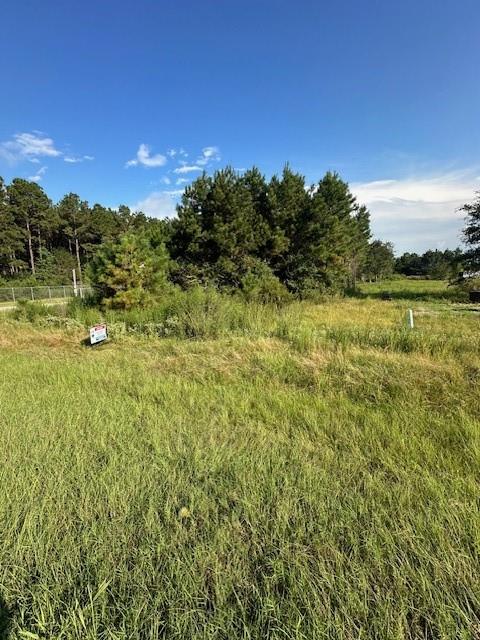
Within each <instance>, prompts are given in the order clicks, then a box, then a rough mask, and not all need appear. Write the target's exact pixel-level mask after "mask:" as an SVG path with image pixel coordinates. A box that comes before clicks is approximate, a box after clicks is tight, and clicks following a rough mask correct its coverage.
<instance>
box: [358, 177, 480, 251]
mask: <svg viewBox="0 0 480 640" xmlns="http://www.w3.org/2000/svg"><path fill="white" fill-rule="evenodd" d="M477 171H478V169H477V170H476V171H475V170H464V171H455V172H449V173H443V174H439V175H436V176H426V177H425V176H417V177H415V176H413V177H410V178H405V179H400V180H399V179H392V180H376V181H372V182H363V183H353V184H352V185H351V189H352V192H353V193H354V194H355V195H356V196H357V199H358V201H359V202H360V203H363V204H366V205H367V206H368V208H369V210H370V212H371V217H372V229H373V232H374V234H375V235H376V236H377V237H380V238H382V239H385V240H391V241H393V242H394V244H395V246H396V248H397V251H412V250H416V251H423V250H425V249H427V248H429V247H430V248H431V247H445V246H448V247H455V246H458V245H459V244H460V241H461V229H462V226H463V218H464V214H463V212H461V211H459V207H461V206H462V205H463V204H464V203H465V202H468V201H471V200H472V198H473V197H474V194H475V191H477V190H479V189H480V179H479V178H480V177H479V176H477V175H476V173H477Z"/></svg>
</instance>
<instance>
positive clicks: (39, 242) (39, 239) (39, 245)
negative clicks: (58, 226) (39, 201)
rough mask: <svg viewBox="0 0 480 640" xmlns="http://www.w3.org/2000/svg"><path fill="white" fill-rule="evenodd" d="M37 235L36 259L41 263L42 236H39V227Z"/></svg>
mask: <svg viewBox="0 0 480 640" xmlns="http://www.w3.org/2000/svg"><path fill="white" fill-rule="evenodd" d="M37 233H38V257H39V259H40V262H41V261H42V236H41V235H40V227H38V229H37Z"/></svg>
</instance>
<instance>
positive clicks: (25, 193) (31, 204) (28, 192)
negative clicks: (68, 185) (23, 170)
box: [7, 178, 51, 275]
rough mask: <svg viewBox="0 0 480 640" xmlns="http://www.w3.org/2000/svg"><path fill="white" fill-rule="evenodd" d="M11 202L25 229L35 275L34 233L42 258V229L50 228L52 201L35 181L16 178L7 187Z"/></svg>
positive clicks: (18, 219)
mask: <svg viewBox="0 0 480 640" xmlns="http://www.w3.org/2000/svg"><path fill="white" fill-rule="evenodd" d="M7 194H8V199H9V204H10V207H11V211H12V214H13V217H14V221H15V223H16V224H18V225H20V226H22V228H23V229H24V233H25V237H26V242H27V251H28V258H29V262H30V269H31V272H32V275H35V252H34V244H35V239H34V234H35V233H36V236H37V238H38V256H37V257H40V258H41V251H42V239H41V231H42V229H46V228H50V219H49V215H51V202H50V200H49V198H48V197H47V195H46V193H45V192H44V191H43V189H42V188H41V187H40V186H39V185H38V184H36V183H35V182H29V181H28V180H23V179H21V178H15V179H14V180H13V181H12V183H11V184H10V185H9V186H8V187H7Z"/></svg>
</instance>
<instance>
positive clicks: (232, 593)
mask: <svg viewBox="0 0 480 640" xmlns="http://www.w3.org/2000/svg"><path fill="white" fill-rule="evenodd" d="M394 286H398V287H399V288H398V291H403V292H404V293H403V294H402V295H401V296H398V299H394V300H392V301H382V300H379V299H377V296H378V295H379V294H380V293H381V292H382V291H383V290H385V289H387V290H390V291H392V288H393V287H394ZM401 287H403V288H401ZM444 289H445V285H443V284H442V283H440V284H437V283H434V285H432V283H424V284H423V289H422V284H421V283H414V284H413V285H408V284H407V285H406V284H405V282H402V283H401V285H400V284H399V285H397V284H396V283H395V284H392V283H388V284H385V285H367V286H366V287H365V288H364V289H363V295H364V296H365V297H364V298H354V299H344V300H336V301H330V302H328V303H325V304H319V305H313V304H308V303H295V304H292V305H291V306H289V307H287V308H286V309H282V310H280V311H276V310H274V309H270V308H265V309H261V308H259V307H254V306H252V307H249V308H247V309H245V308H244V310H243V313H244V317H243V316H241V313H242V312H241V310H240V307H238V309H237V308H236V307H235V309H233V307H232V309H233V310H232V311H231V312H229V313H230V315H228V314H227V312H225V314H224V315H222V318H223V320H222V321H220V319H219V318H220V316H219V313H220V312H219V308H220V307H218V306H217V307H215V308H214V307H213V306H212V305H211V304H210V303H209V306H208V309H210V311H208V313H210V316H211V317H210V316H208V317H207V315H208V313H207V311H205V316H206V317H205V318H203V317H200V316H201V314H199V313H195V310H194V309H193V311H192V309H191V308H186V309H183V311H182V313H180V311H178V310H177V312H176V313H177V315H175V317H174V316H168V317H166V316H165V313H163V315H162V318H161V321H160V320H159V317H154V316H153V315H152V316H151V317H149V318H148V319H147V320H142V319H141V318H140V319H139V317H136V319H135V316H134V315H132V314H130V315H129V316H128V317H127V316H125V318H124V319H123V320H122V318H121V317H120V316H118V315H117V316H113V315H111V316H109V317H108V319H109V321H110V322H111V324H112V336H113V337H112V340H111V341H110V342H109V343H107V344H105V345H102V346H100V347H98V348H95V349H91V348H87V347H86V346H84V344H83V342H82V341H83V339H84V338H85V336H86V331H85V328H84V325H88V323H89V322H95V321H96V320H98V319H100V316H99V314H98V312H96V311H95V310H88V313H87V312H86V313H85V314H84V315H82V314H81V313H77V316H75V313H74V312H73V311H74V310H73V311H72V310H71V311H70V315H71V316H74V317H63V316H62V315H61V314H62V310H60V309H59V310H58V317H57V316H55V315H49V316H46V315H40V316H39V317H34V315H35V314H33V315H32V317H30V320H31V321H30V322H29V321H28V319H29V318H28V317H26V316H25V315H22V314H17V319H13V318H12V317H10V314H2V319H1V320H0V362H1V371H2V376H1V379H0V407H1V424H0V437H1V440H2V445H3V446H2V449H1V452H0V456H1V465H0V492H1V493H0V496H1V500H0V597H1V601H0V619H1V622H0V625H1V629H2V631H1V632H0V636H1V637H3V638H25V639H30V640H31V639H35V638H55V639H57V638H58V639H82V640H94V639H97V638H99V639H102V640H107V639H108V640H114V639H117V640H120V639H121V640H127V639H129V640H130V639H138V640H140V639H141V640H144V639H145V640H146V639H151V640H153V639H154V638H177V639H182V640H183V639H190V638H193V639H200V638H201V639H207V638H215V639H222V640H231V639H235V638H242V639H252V640H253V639H263V638H275V639H277V638H278V639H279V640H280V639H282V640H283V639H317V638H319V639H320V638H328V639H332V640H334V639H335V640H337V639H339V640H347V639H348V640H354V639H355V640H356V639H367V638H368V639H370V638H375V639H382V640H383V639H385V640H390V639H391V640H403V639H417V638H418V639H450V638H452V639H460V640H467V639H468V640H477V639H478V638H479V637H480V562H479V561H480V557H479V556H480V503H479V500H478V496H479V481H480V391H479V387H480V384H479V383H480V356H479V354H480V314H478V313H476V312H475V309H474V307H471V306H470V307H469V306H466V305H461V304H452V303H451V302H449V298H450V293H448V292H447V294H445V295H442V291H444ZM422 291H423V293H422ZM432 293H433V295H432ZM182 304H184V306H185V303H182ZM409 307H412V308H413V309H414V310H415V322H416V326H415V329H414V330H413V331H409V330H408V329H407V328H406V312H407V309H408V308H409ZM205 308H207V307H205ZM211 309H214V310H213V311H211ZM48 313H49V314H51V313H53V311H52V310H51V309H50V310H49V312H48ZM182 314H183V315H182ZM215 314H217V315H215ZM227 315H228V322H227V320H225V318H226V317H227ZM186 317H188V322H189V324H187V322H186V320H185V318H186ZM242 317H243V320H242ZM172 318H174V319H173V320H172ZM175 318H176V319H175ZM222 323H223V324H222ZM192 327H193V329H192ZM225 327H226V328H225ZM167 329H168V331H170V337H169V334H168V331H167ZM160 334H162V335H167V337H158V336H159V335H160ZM182 335H186V336H188V335H190V336H195V338H196V339H192V338H190V339H189V338H186V337H181V336H182ZM2 634H3V635H2Z"/></svg>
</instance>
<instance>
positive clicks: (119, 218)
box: [0, 167, 371, 292]
mask: <svg viewBox="0 0 480 640" xmlns="http://www.w3.org/2000/svg"><path fill="white" fill-rule="evenodd" d="M125 234H130V235H133V236H137V237H142V239H143V240H145V238H146V239H147V245H149V246H150V248H151V249H153V250H157V249H158V247H159V246H160V245H164V246H165V248H166V251H167V253H168V255H169V258H170V261H169V272H170V278H171V279H172V280H173V281H174V282H177V283H180V284H183V285H187V284H188V283H189V282H193V281H198V282H210V283H214V284H216V285H217V286H219V287H226V288H228V287H231V288H235V287H239V286H241V285H242V282H243V281H244V279H245V278H247V279H248V277H250V278H251V277H252V274H253V275H255V274H257V275H258V277H259V278H267V279H268V278H270V279H277V280H278V282H280V283H281V284H282V285H283V286H285V287H286V288H287V289H288V290H290V291H296V292H304V291H307V290H308V289H313V288H315V289H318V288H321V289H339V288H342V287H346V286H350V285H353V284H354V283H355V282H356V280H357V279H358V278H359V277H362V274H363V273H364V269H365V265H366V259H367V254H368V248H369V240H370V235H371V234H370V221H369V213H368V211H367V209H366V207H364V206H362V205H360V204H359V203H357V201H356V199H355V198H354V196H353V195H352V194H351V192H350V190H349V187H348V185H347V183H346V182H344V181H343V180H342V179H341V178H340V177H339V176H338V175H337V174H335V173H327V174H326V175H325V176H324V177H323V178H322V179H321V180H320V181H319V182H318V183H317V184H316V185H314V186H311V187H310V186H308V185H307V184H306V182H305V179H304V177H303V176H301V175H300V174H298V173H295V172H293V171H292V170H291V169H290V168H288V167H286V168H285V170H284V171H283V173H282V175H281V176H280V177H278V176H274V177H273V178H272V179H271V180H269V181H267V180H266V179H265V177H264V176H263V175H262V174H261V172H260V171H259V170H258V169H256V168H252V169H250V170H248V171H246V172H244V173H243V174H241V175H240V174H239V173H237V172H235V171H234V170H233V169H231V168H226V169H223V170H221V171H218V172H216V173H215V174H214V175H213V176H208V175H206V174H204V175H202V176H201V177H199V178H198V179H197V180H195V181H194V182H193V183H192V184H191V185H190V186H188V187H187V188H186V189H185V192H184V194H183V196H182V199H181V202H180V204H179V205H178V207H177V217H176V218H174V219H172V220H158V219H152V218H148V217H147V216H145V215H144V214H143V213H141V212H140V213H137V212H132V211H130V209H129V208H128V207H126V206H124V205H122V206H120V207H119V208H118V210H114V209H110V208H106V207H104V206H102V205H100V204H94V205H93V206H90V205H89V204H88V202H86V201H84V200H82V199H81V198H80V197H79V196H78V195H76V194H73V193H70V194H67V195H66V196H64V197H63V198H62V199H61V200H60V201H59V202H58V203H53V202H52V201H51V200H50V199H49V198H48V196H47V194H46V193H45V192H44V190H43V189H42V188H41V186H39V185H38V184H36V183H34V182H29V181H26V180H23V179H20V178H15V179H14V180H12V182H11V183H10V184H9V185H5V183H4V182H3V180H1V181H0V273H1V274H2V276H3V277H4V278H10V279H11V278H22V277H23V278H24V277H25V276H26V275H27V274H29V275H30V277H32V278H36V279H37V280H39V281H40V280H42V279H45V278H47V277H55V278H57V279H58V278H65V277H69V274H70V273H71V269H72V268H76V269H77V271H78V273H79V275H80V277H81V276H82V275H84V272H85V267H86V265H88V264H90V263H92V260H93V257H94V256H95V255H96V254H97V252H98V250H99V248H100V247H102V246H104V245H106V244H109V243H112V242H114V241H116V240H117V239H118V238H119V237H121V236H123V235H125Z"/></svg>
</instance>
